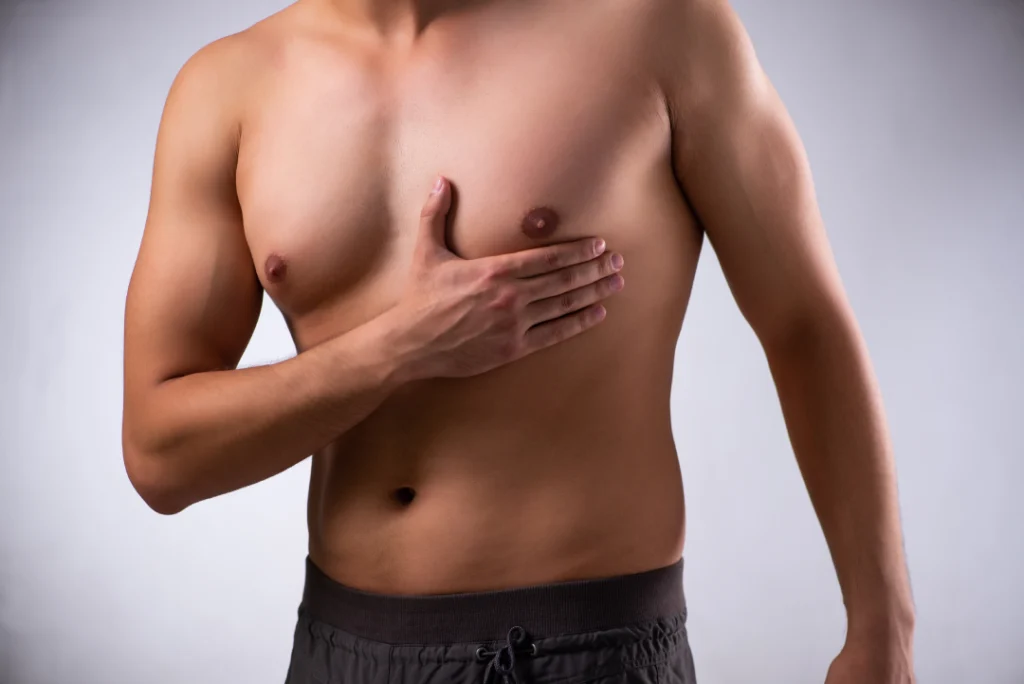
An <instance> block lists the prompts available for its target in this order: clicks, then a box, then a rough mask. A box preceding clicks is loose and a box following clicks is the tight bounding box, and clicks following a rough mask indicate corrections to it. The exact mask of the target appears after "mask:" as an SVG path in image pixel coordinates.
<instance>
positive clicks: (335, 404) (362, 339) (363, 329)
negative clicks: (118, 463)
mask: <svg viewBox="0 0 1024 684" xmlns="http://www.w3.org/2000/svg"><path fill="white" fill-rule="evenodd" d="M391 325H392V320H391V318H390V317H380V318H378V319H374V320H373V321H370V322H369V323H367V324H365V325H363V326H360V327H358V328H356V329H354V330H352V331H350V332H348V333H345V334H343V335H340V336H338V337H336V338H333V339H331V340H329V341H327V342H324V343H323V344H320V345H318V346H316V347H314V348H311V349H309V350H306V351H303V352H302V353H300V354H298V355H296V356H294V357H292V358H290V359H287V360H285V361H281V362H279V363H274V364H269V365H264V366H255V367H249V368H240V369H233V370H223V371H212V372H202V373H194V374H189V375H185V376H182V377H178V378H173V379H170V380H166V381H164V382H162V383H160V384H159V385H158V386H157V387H155V388H152V389H151V390H149V391H148V392H146V393H144V396H141V397H139V398H138V400H137V401H136V402H134V405H129V404H128V403H127V402H126V407H125V423H124V432H123V442H124V450H125V462H126V465H127V466H128V471H129V476H130V477H131V479H132V482H133V484H135V487H136V489H138V490H139V492H140V494H142V496H143V497H144V498H145V499H146V500H147V502H148V503H149V504H150V505H151V506H152V507H153V508H154V509H156V510H158V511H160V512H167V513H173V512H177V511H179V510H181V509H183V508H185V507H187V506H189V505H191V504H193V503H195V502H197V501H201V500H203V499H207V498H211V497H213V496H217V495H219V494H223V493H226V492H229V491H233V490H236V489H239V488H242V487H245V486H248V485H250V484H253V483H256V482H259V481H261V480H263V479H266V478H268V477H270V476H272V475H276V474H277V473H280V472H282V471H284V470H286V469H288V468H290V467H291V466H293V465H295V464H296V463H298V462H300V461H301V460H303V459H304V458H306V457H307V456H308V455H310V454H311V453H314V452H315V451H317V450H319V449H320V448H322V447H323V446H324V445H326V444H328V443H329V442H330V441H332V440H334V439H336V438H337V437H338V436H339V435H341V434H342V433H344V432H345V431H347V430H348V429H350V428H351V427H353V426H354V425H356V424H357V423H359V422H360V421H362V420H363V419H364V418H365V417H366V416H367V415H369V414H370V413H371V412H372V411H373V410H374V409H375V408H377V406H379V405H380V403H381V402H382V401H383V400H384V399H385V398H386V397H387V395H388V394H389V393H390V392H391V391H392V390H393V389H394V388H395V387H396V386H397V385H398V384H400V383H401V382H402V378H403V371H404V368H403V367H402V363H404V361H403V360H402V359H399V358H398V357H396V356H395V355H393V354H391V353H390V349H391V345H390V344H389V340H390V336H391V334H392V330H391V329H390V327H389V326H391Z"/></svg>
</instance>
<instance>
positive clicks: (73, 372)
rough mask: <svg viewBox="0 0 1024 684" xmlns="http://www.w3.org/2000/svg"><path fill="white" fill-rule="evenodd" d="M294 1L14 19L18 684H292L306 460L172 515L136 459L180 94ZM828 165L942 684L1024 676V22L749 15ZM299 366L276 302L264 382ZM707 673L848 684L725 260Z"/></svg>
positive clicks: (791, 104)
mask: <svg viewBox="0 0 1024 684" xmlns="http://www.w3.org/2000/svg"><path fill="white" fill-rule="evenodd" d="M284 4H285V3H284V2H283V1H282V0H218V1H217V2H209V1H208V0H187V1H185V0H174V1H173V2H172V1H170V0H168V1H165V2H141V1H138V2H130V1H129V0H124V1H123V2H116V3H115V2H112V1H109V0H108V1H102V0H74V2H71V1H70V0H68V1H58V0H35V1H26V2H11V0H6V1H4V0H0V228H2V232H0V267H2V268H0V314H2V315H0V326H2V337H0V344H2V348H0V378H2V383H3V384H2V389H3V391H2V392H0V432H2V435H0V450H2V452H0V453H2V467H3V470H2V475H0V681H2V682H3V683H4V684H50V683H57V682H72V681H73V682H81V683H83V684H122V683H124V684H127V683H136V682H144V683H146V684H171V683H175V684H178V683H185V682H188V683H190V684H206V683H210V684H212V683H214V682H223V681H244V682H253V683H257V682H259V683H262V682H268V683H269V682H281V681H283V678H284V674H285V669H286V665H287V660H288V655H289V651H290V646H291V636H292V630H293V626H294V620H295V616H296V608H297V605H298V601H299V598H300V591H301V582H302V577H303V575H302V573H303V558H304V556H305V552H306V542H307V537H306V530H305V496H306V484H307V478H308V474H309V461H308V460H307V461H305V462H304V463H302V464H300V465H299V466H297V467H295V468H293V469H292V470H290V471H288V472H286V473H284V474H282V475H280V476H278V477H275V478H272V479H271V480H269V481H267V482H264V483H262V484H259V485H256V486H253V487H250V488H248V489H245V490H242V491H239V492H237V493H234V494H230V495H228V496H225V497H222V498H220V499H217V500H212V501H208V502H204V503H201V504H199V505H196V506H194V507H193V508H191V509H189V510H187V511H186V512H184V513H182V514H180V515H177V516H172V517H162V516H160V515H157V514H156V513H153V512H152V511H150V510H149V509H148V508H146V506H145V504H144V503H143V502H142V500H141V499H140V498H139V497H138V495H137V494H136V493H135V492H134V491H133V490H132V488H131V486H130V484H129V482H128V479H127V477H126V476H125V472H124V467H123V465H122V461H121V450H120V423H121V397H122V390H121V381H122V331H123V327H122V326H123V316H124V298H125V292H126V288H127V285H128V279H129V276H130V273H131V269H132V266H133V262H134V259H135V256H136V253H137V250H138V246H139V241H140V238H141V235H142V228H143V222H144V219H145V216H146V209H147V202H148V197H149V184H150V178H151V175H150V174H151V169H152V157H153V148H154V143H155V137H156V131H157V125H158V123H159V118H160V113H161V110H162V107H163V103H164V99H165V97H166V94H167V90H168V88H169V86H170V84H171V80H172V79H173V77H174V75H175V73H176V72H177V70H178V68H179V67H180V66H181V65H182V63H183V62H184V61H185V60H186V59H187V58H188V57H189V56H190V55H191V54H192V53H193V52H195V50H197V49H198V48H199V47H201V46H202V45H204V44H206V43H208V42H210V41H211V40H214V39H215V38H218V37H220V36H223V35H225V34H228V33H232V32H235V31H237V30H240V29H242V28H245V27H246V26H249V25H250V24H252V23H253V22H255V21H257V20H259V19H261V18H263V17H265V16H267V15H268V14H270V13H272V12H274V11H276V10H278V9H280V8H281V7H283V6H284ZM735 7H736V9H737V10H738V12H739V14H740V15H741V17H742V19H743V20H744V22H745V23H746V26H747V28H748V30H749V32H750V33H751V35H752V37H753V39H754V42H755V46H756V48H757V51H758V54H759V56H760V58H761V60H762V62H763V64H764V66H765V68H766V69H767V71H768V73H769V75H770V76H771V77H772V79H773V81H774V83H775V85H776V87H777V88H778V90H779V91H780V93H781V94H782V97H783V98H784V100H785V101H786V103H787V106H788V108H789V110H790V113H791V115H792V116H793V118H794V120H795V121H796V124H797V127H798V128H799V131H800V133H801V135H802V137H803V140H804V142H805V144H806V146H807V149H808V153H809V156H810V159H811V164H812V167H813V171H814V174H815V179H816V185H817V190H818V196H819V200H820V203H821V207H822V211H823V214H824V217H825V221H826V225H827V227H828V230H829V234H830V237H831V241H832V244H833V247H834V250H835V253H836V257H837V260H838V263H839V267H840V270H841V273H842V276H843V278H844V282H845V284H846V287H847V289H848V291H849V295H850V297H851V299H852V302H853V305H854V307H855V310H856V312H857V315H858V317H859V320H860V322H861V325H862V327H863V331H864V334H865V336H866V338H867V342H868V345H869V348H870V350H871V354H872V359H873V361H874V364H875V367H876V371H877V373H878V376H879V379H880V382H881V387H882V391H883V395H884V398H885V402H886V408H887V412H888V417H889V421H890V424H891V430H892V438H893V441H894V444H895V453H896V456H897V467H898V473H899V483H900V492H901V507H902V516H903V522H904V525H905V532H906V549H907V554H908V557H909V563H910V571H911V573H910V574H911V579H912V583H913V590H914V596H915V599H916V603H917V608H918V629H917V639H916V654H917V670H918V675H919V678H920V681H921V682H922V684H924V683H928V684H952V683H962V682H970V683H971V684H1020V683H1021V682H1024V616H1022V614H1024V532H1022V522H1024V503H1022V501H1024V499H1022V497H1021V489H1022V487H1024V437H1022V430H1021V424H1022V420H1024V412H1022V408H1024V390H1022V389H1021V388H1022V386H1024V363H1022V353H1024V321H1022V317H1024V275H1022V274H1021V262H1022V257H1024V234H1022V228H1021V226H1022V219H1021V216H1022V213H1024V3H1021V2H1016V1H1014V0H1002V1H1001V2H997V1H995V0H975V1H973V2H969V1H966V0H964V1H962V2H946V1H942V0H931V1H928V2H926V1H924V0H920V1H904V2H898V3H895V2H886V1H883V0H873V1H870V2H869V1H865V0H860V1H854V0H846V1H839V0H829V1H826V0H799V1H798V0H789V1H782V0H776V1H773V2H767V1H765V0H735ZM293 353H294V348H293V346H292V344H291V341H290V339H289V337H288V334H287V330H286V328H285V326H284V323H283V321H282V318H281V316H280V314H279V312H278V311H277V310H276V308H275V307H274V306H273V304H272V303H271V302H270V301H269V299H268V300H267V301H266V302H265V306H264V309H263V316H262V318H261V320H260V323H259V326H258V328H257V330H256V334H255V337H254V338H253V340H252V343H251V345H250V346H249V349H248V351H247V352H246V355H245V357H244V358H243V360H242V365H255V364H262V363H269V362H273V361H277V360H281V359H283V358H286V357H288V356H290V355H291V354H293ZM672 402H673V405H672V410H673V416H674V432H675V437H676V441H677V445H678V448H679V454H680V460H681V463H682V468H683V476H684V481H685V485H686V495H687V504H688V538H687V546H686V552H685V555H686V571H685V587H686V592H687V596H688V600H689V606H690V622H689V624H690V630H691V637H692V644H693V649H694V653H695V657H696V662H697V672H698V676H699V678H700V681H701V682H702V683H704V684H728V683H732V682H735V683H737V684H750V683H752V682H772V683H776V682H778V683H782V682H821V681H822V680H823V679H824V673H825V670H826V668H827V666H828V664H829V661H830V659H831V658H832V657H833V656H835V654H836V653H837V652H838V650H839V649H840V647H841V646H842V643H843V636H844V628H845V622H844V613H843V607H842V603H841V599H840V595H839V590H838V585H837V583H836V580H835V576H834V572H833V569H832V566H831V563H830V559H829V555H828V552H827V548H826V546H825V542H824V539H823V537H822V534H821V531H820V529H819V527H818V522H817V520H816V518H815V517H814V514H813V512H812V509H811V506H810V503H809V501H808V497H807V494H806V492H805V490H804V488H803V484H802V482H801V480H800V477H799V473H798V470H797V467H796V464H795V462H794V459H793V456H792V453H791V449H790V446H789V442H788V440H787V436H786V433H785V429H784V426H783V422H782V416H781V412H780V409H779V405H778V400H777V398H776V395H775V390H774V386H773V384H772V381H771V378H770V376H769V373H768V368H767V365H766V362H765V360H764V356H763V353H762V351H761V349H760V347H759V346H758V344H757V341H756V339H755V337H754V335H753V333H752V332H751V331H750V329H749V328H748V327H747V325H746V323H745V322H744V321H743V319H742V318H741V316H740V314H739V313H738V311H737V308H736V306H735V304H734V303H733V300H732V299H731V297H730V294H729V291H728V289H727V287H726V284H725V281H724V280H723V277H722V275H721V271H720V269H719V266H718V263H717V261H716V260H715V256H714V253H713V251H712V250H711V249H710V247H709V246H707V245H706V247H705V250H704V252H703V255H702V257H701V262H700V267H699V269H698V273H697V282H696V285H695V288H694V292H693V299H692V303H691V305H690V311H689V315H688V319H687V321H686V323H685V324H684V328H683V335H682V338H681V341H680V345H679V349H678V354H677V367H676V375H675V385H674V391H673V395H672Z"/></svg>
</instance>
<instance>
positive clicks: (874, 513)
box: [766, 314, 913, 638]
mask: <svg viewBox="0 0 1024 684" xmlns="http://www.w3.org/2000/svg"><path fill="white" fill-rule="evenodd" d="M766 351H767V355H768V361H769V365H770V367H771V371H772V375H773V377H774V379H775V383H776V386H777V387H778V392H779V398H780V400H781V404H782V410H783V414H784V416H785V421H786V426H787V429H788V431H789V435H790V439H791V442H792V444H793V449H794V451H795V454H796V458H797V462H798V464H799V467H800V471H801V473H802V475H803V478H804V481H805V483H806V486H807V490H808V492H809V494H810V498H811V502H812V505H813V506H814V509H815V511H816V513H817V515H818V518H819V520H820V522H821V526H822V529H823V531H824V534H825V537H826V540H827V543H828V546H829V550H830V552H831V554H832V559H833V562H834V564H835V567H836V572H837V575H838V579H839V584H840V587H841V590H842V594H843V600H844V603H845V605H846V609H847V615H848V620H849V628H850V632H851V633H855V632H858V633H863V634H864V635H865V636H869V635H872V636H873V635H878V634H879V632H881V631H888V630H895V631H897V632H900V633H909V631H910V630H911V629H912V624H913V606H912V600H911V596H910V586H909V579H908V577H907V570H906V561H905V558H904V551H903V540H902V533H901V530H900V520H899V507H898V501H897V491H896V476H895V469H894V465H893V458H892V450H891V445H890V442H889V437H888V434H887V427H886V422H885V417H884V413H883V409H882V401H881V397H880V393H879V391H878V387H877V383H876V381H875V378H874V375H873V372H872V370H871V365H870V361H869V359H868V354H867V351H866V348H865V345H864V343H863V339H862V337H861V335H860V332H859V330H858V329H857V326H856V323H855V322H854V321H853V318H852V316H843V315H841V314H835V315H834V316H828V317H821V318H820V319H819V320H817V321H816V322H815V323H810V324H805V325H802V326H800V328H799V330H797V329H794V331H793V333H792V334H791V335H789V336H787V337H786V338H785V339H784V340H782V341H780V342H778V343H776V344H774V346H771V347H767V346H766ZM885 636H887V638H888V635H885Z"/></svg>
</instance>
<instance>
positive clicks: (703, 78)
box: [646, 0, 764, 108]
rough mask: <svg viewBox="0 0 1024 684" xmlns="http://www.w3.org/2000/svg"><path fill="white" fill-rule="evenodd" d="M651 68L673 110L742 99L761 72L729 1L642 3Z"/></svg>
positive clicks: (760, 78)
mask: <svg viewBox="0 0 1024 684" xmlns="http://www.w3.org/2000/svg"><path fill="white" fill-rule="evenodd" d="M646 4H647V5H649V6H650V8H649V10H648V12H649V14H650V16H651V21H650V22H649V23H650V27H649V32H650V34H649V41H650V45H651V49H650V57H651V61H652V64H651V67H652V69H653V71H654V72H655V75H656V78H657V79H658V82H659V84H661V86H662V88H663V90H664V92H665V94H666V96H667V97H668V99H669V100H670V101H671V102H672V104H673V105H674V106H675V107H677V108H689V107H691V106H698V105H700V104H709V103H715V102H721V101H723V100H733V99H737V98H740V99H742V98H744V97H747V96H748V95H750V94H751V93H753V92H756V91H757V90H758V89H759V88H761V87H762V85H763V81H764V79H763V72H762V70H761V67H760V64H759V62H758V59H757V55H756V53H755V51H754V45H753V43H752V41H751V40H750V36H749V34H748V33H747V30H746V28H745V27H744V25H743V23H742V21H741V20H740V17H739V15H738V14H737V12H736V11H735V9H733V7H732V4H731V3H730V2H729V0H646Z"/></svg>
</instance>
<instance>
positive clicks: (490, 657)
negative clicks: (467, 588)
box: [286, 558, 696, 684]
mask: <svg viewBox="0 0 1024 684" xmlns="http://www.w3.org/2000/svg"><path fill="white" fill-rule="evenodd" d="M682 575H683V561H682V559H680V560H679V561H677V562H676V563H674V564H672V565H669V566H665V567H663V568H658V569H655V570H649V571H647V572H642V573H637V574H630V575H620V576H617V577H610V578H602V579H592V580H576V581H571V582H556V583H552V584H542V585H534V586H529V587H520V588H513V589H502V590H496V591H484V592H470V593H463V594H443V595H436V596H397V595H396V596H392V595H386V594H375V593H369V592H364V591H360V590H357V589H354V588H351V587H347V586H345V585H342V584H339V583H338V582H335V581H334V580H332V579H331V578H329V577H327V576H326V575H325V574H324V573H323V572H321V571H320V569H319V568H317V567H316V566H315V565H314V564H313V563H312V561H310V560H309V559H308V558H307V559H306V584H305V589H304V591H303V597H302V604H301V605H300V606H299V618H298V623H297V625H296V627H295V641H294V644H293V647H292V656H291V663H290V665H289V667H288V674H287V678H286V684H313V683H318V684H420V683H422V684H426V683H427V682H430V683H431V684H492V683H493V684H555V683H556V682H557V683H558V684H597V683H598V682H600V683H601V684H631V683H635V684H657V683H659V682H663V683H667V682H672V684H695V682H696V677H695V675H694V667H693V657H692V655H691V653H690V646H689V643H688V641H687V637H686V604H685V601H684V598H683V584H682V579H683V577H682Z"/></svg>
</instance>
